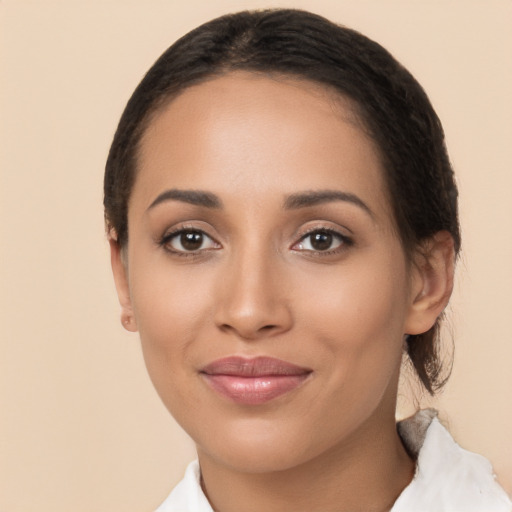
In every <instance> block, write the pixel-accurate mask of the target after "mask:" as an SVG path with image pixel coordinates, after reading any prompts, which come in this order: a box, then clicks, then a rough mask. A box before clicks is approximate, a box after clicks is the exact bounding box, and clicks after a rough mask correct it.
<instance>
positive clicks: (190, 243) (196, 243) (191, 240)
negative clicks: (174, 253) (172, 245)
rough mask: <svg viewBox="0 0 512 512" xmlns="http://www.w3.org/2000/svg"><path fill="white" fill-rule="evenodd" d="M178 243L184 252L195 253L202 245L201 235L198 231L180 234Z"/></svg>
mask: <svg viewBox="0 0 512 512" xmlns="http://www.w3.org/2000/svg"><path fill="white" fill-rule="evenodd" d="M180 243H181V246H182V247H183V249H185V250H186V251H197V250H198V249H200V248H201V246H202V245H203V234H202V233H200V232H199V231H186V232H184V233H181V235H180Z"/></svg>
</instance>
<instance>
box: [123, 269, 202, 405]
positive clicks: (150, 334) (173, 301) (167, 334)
mask: <svg viewBox="0 0 512 512" xmlns="http://www.w3.org/2000/svg"><path fill="white" fill-rule="evenodd" d="M138 269H139V270H140V269H141V267H140V266H139V267H138ZM210 289H211V286H210V284H209V281H208V280H207V279H205V276H200V275H198V273H197V271H196V272H195V273H190V272H187V271H184V270H183V269H180V271H178V272H176V271H172V270H169V268H168V267H167V266H166V265H158V264H154V265H150V266H149V268H147V269H145V270H143V271H139V272H138V273H137V274H136V275H133V276H132V278H131V295H132V298H133V309H134V314H135V320H136V322H137V327H138V330H139V334H140V339H141V344H142V351H143V355H144V360H145V363H146V366H147V369H148V373H149V375H150V377H151V380H152V381H153V384H154V385H155V387H156V389H157V391H158V392H159V394H160V395H161V396H162V398H163V399H164V402H166V403H167V402H168V401H169V400H171V399H172V396H173V395H174V394H175V393H180V392H181V391H182V387H183V386H182V385H180V382H182V381H183V380H184V379H186V378H187V376H188V372H190V365H187V364H184V363H185V362H186V361H187V360H190V352H191V349H192V348H193V344H194V341H195V340H196V339H197V337H198V335H199V334H200V333H201V332H202V331H203V330H204V328H205V326H206V325H207V323H208V319H210V318H211V313H210V312H211V304H212V300H211V297H212V293H211V291H210ZM171 391H172V393H171Z"/></svg>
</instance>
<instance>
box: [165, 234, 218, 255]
mask: <svg viewBox="0 0 512 512" xmlns="http://www.w3.org/2000/svg"><path fill="white" fill-rule="evenodd" d="M161 243H162V245H163V246H165V247H166V248H167V249H168V250H169V251H171V252H175V253H194V252H199V251H205V250H209V249H218V248H219V247H220V246H219V244H218V243H217V242H215V241H214V240H212V239H211V238H210V237H209V236H208V235H207V234H206V233H203V232H202V231H199V230H197V229H183V230H180V231H177V232H175V233H172V234H170V235H167V236H165V237H164V239H163V240H162V242H161Z"/></svg>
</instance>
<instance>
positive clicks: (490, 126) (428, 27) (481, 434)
mask: <svg viewBox="0 0 512 512" xmlns="http://www.w3.org/2000/svg"><path fill="white" fill-rule="evenodd" d="M272 6H274V7H275V6H291V7H300V8H305V9H309V10H312V11H314V12H317V13H319V14H322V15H325V16H327V17H329V18H330V19H332V20H334V21H336V22H339V23H342V24H346V25H348V26H351V27H353V28H356V29H358V30H360V31H362V32H363V33H365V34H366V35H368V36H370V37H372V38H374V39H376V40H377V41H379V42H380V43H381V44H383V45H384V46H385V47H386V48H388V49H389V50H390V51H391V52H392V53H393V54H394V55H395V56H396V57H397V58H398V59H399V60H400V61H401V62H402V63H404V64H405V65H406V67H408V68H409V69H410V70H411V71H412V73H413V74H414V75H415V76H416V77H417V78H418V80H419V81H420V83H422V85H423V86H424V87H425V89H426V90H427V92H428V94H429V96H430V98H431V100H432V102H433V104H434V106H435V108H436V109H437V111H438V114H439V116H440V117H441V119H442V120H443V123H444V127H445V130H446V136H447V143H448V148H449V151H450V155H451V158H452V161H453V164H454V167H455V169H456V172H457V176H458V184H459V187H460V194H461V197H460V207H461V222H462V229H463V255H462V258H461V260H460V262H459V267H458V272H457V285H456V290H455V294H454V297H453V300H452V305H451V308H450V313H449V323H450V326H451V331H452V332H453V337H454V341H455V366H454V370H453V375H452V378H451V380H450V382H449V384H448V386H447V387H446V390H445V392H444V394H443V395H442V396H441V397H440V398H439V399H438V400H436V401H434V402H433V403H434V405H435V406H436V407H437V408H438V409H439V410H440V412H441V418H442V419H443V420H444V421H445V423H446V424H447V425H448V426H449V428H450V430H451V432H452V433H453V434H454V436H455V438H456V439H457V440H458V442H459V443H460V444H461V445H462V446H464V447H466V448H468V449H471V450H473V451H477V452H479V453H482V454H484V455H485V456H486V457H488V458H489V459H491V461H492V463H493V465H494V467H495V470H496V472H497V473H498V475H499V479H500V482H501V483H502V485H503V486H504V487H505V488H506V489H507V490H508V491H509V492H510V491H511V490H512V442H511V432H512V399H511V394H512V393H511V391H512V371H511V363H512V335H511V329H510V323H511V317H512V293H511V291H512V192H511V191H512V172H511V169H512V52H511V50H512V30H510V28H511V26H512V2H511V1H509V0H502V1H497V0H479V1H474V0H460V1H454V0H443V1H436V0H423V1H421V0H417V1H415V0H408V1H405V0H403V1H399V0H359V1H354V0H346V1H345V0H315V1H314V2H313V0H293V1H289V0H276V2H274V3H270V2H267V1H260V0H254V1H252V0H247V1H241V0H215V1H210V0H187V1H163V0H162V1H157V0H145V1H142V0H140V1H130V0H102V1H99V0H88V1H87V2H84V1H81V0H76V1H75V0H62V1H55V0H53V1H52V0H45V1H28V0H27V1H25V0H10V1H9V0H3V1H2V0H0V16H1V26H0V37H1V46H0V52H1V54H0V73H1V76H0V84H1V85H0V88H1V89H0V93H1V114H0V115H1V117H0V119H1V136H0V140H1V155H0V156H1V177H0V179H1V182H0V258H1V259H0V279H1V297H0V337H1V347H0V510H1V511H2V512H36V511H37V512H65V511H66V512H67V511H69V510H73V511H74V512H91V511H94V512H107V511H108V512H112V511H123V512H136V511H137V512H144V511H148V512H150V511H151V510H154V508H155V507H156V506H157V505H158V504H159V503H160V502H161V501H162V500H163V499H164V497H165V496H166V495H167V494H168V492H169V491H170V489H171V488H172V487H173V485H174V484H175V483H176V482H177V481H178V480H179V479H180V477H181V475H182V473H183V470H184V468H185V466H186V464H187V462H188V461H189V460H191V459H192V458H193V457H194V448H193V445H192V443H191V442H190V441H189V440H188V439H187V436H186V435H185V434H184V433H183V432H182V431H181V429H180V428H179V427H178V426H177V425H176V424H175V423H174V421H173V420H172V418H171V417H170V416H169V414H168V413H167V411H166V410H165V409H164V407H163V406H162V405H161V403H160V401H159V399H158V398H157V396H156V393H155V392H154V390H153V389H152V387H151V384H150V382H149V378H148V377H147V375H146V371H145V368H144V365H143V361H142V357H141V353H140V348H139V343H138V338H137V335H132V334H128V333H127V332H125V331H124V330H123V329H122V328H121V325H120V322H119V307H118V303H117V298H116V295H115V291H114V286H113V282H112V279H111V275H110V265H109V257H108V250H107V249H108V247H107V243H106V240H105V236H104V232H103V212H102V175H103V169H104V162H105V158H106V155H107V151H108V148H109V145H110V142H111V139H112V135H113V132H114V130H115V127H116V124H117V121H118V119H119V116H120V114H121V112H122V109H123V107H124V105H125V103H126V101H127V99H128V97H129V95H130V94H131V92H132V90H133V89H134V87H135V86H136V84H137V83H138V81H139V80H140V78H141V77H142V75H143V73H144V72H145V71H146V70H147V69H148V67H149V66H150V65H151V64H152V62H153V61H154V60H155V59H156V58H157V56H158V55H160V53H161V52H162V51H163V50H164V49H165V48H167V47H168V46H169V45H170V44H171V43H172V42H173V41H174V40H175V39H176V38H177V37H179V36H181V35H182V34H184V33H185V32H187V31H188V30H190V29H192V28H193V27H195V26H197V25H198V24H200V23H202V22H204V21H207V20H209V19H211V18H213V17H215V16H217V15H220V14H223V13H226V12H229V11H235V10H240V9H244V8H256V7H258V8H261V7H272ZM445 335H446V336H447V337H448V338H449V337H450V332H446V333H445ZM410 395H411V392H410V391H408V388H404V390H403V392H402V396H401V400H400V407H399V415H401V416H403V415H406V414H408V413H409V412H411V411H412V410H413V409H414V402H413V401H411V396H410ZM425 403H427V401H423V404H425ZM428 403H432V401H430V402H428Z"/></svg>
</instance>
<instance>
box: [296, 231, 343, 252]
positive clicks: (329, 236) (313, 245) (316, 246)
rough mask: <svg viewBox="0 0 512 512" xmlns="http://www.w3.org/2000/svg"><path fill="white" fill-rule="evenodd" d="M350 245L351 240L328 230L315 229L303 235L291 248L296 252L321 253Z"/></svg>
mask: <svg viewBox="0 0 512 512" xmlns="http://www.w3.org/2000/svg"><path fill="white" fill-rule="evenodd" d="M350 245H352V240H351V239H350V238H348V237H347V236H344V235H342V234H341V233H337V232H335V231H330V230H328V229H317V230H315V231H311V232H310V233H308V234H307V235H304V236H303V237H302V238H301V239H300V241H299V242H298V243H297V244H296V245H295V246H294V247H293V249H294V250H296V251H304V252H313V253H322V252H329V251H336V250H338V249H340V250H341V249H342V248H343V246H347V247H348V246H350Z"/></svg>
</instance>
